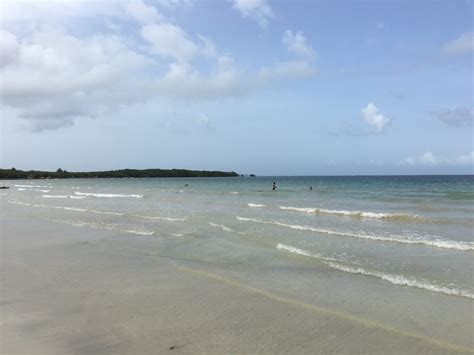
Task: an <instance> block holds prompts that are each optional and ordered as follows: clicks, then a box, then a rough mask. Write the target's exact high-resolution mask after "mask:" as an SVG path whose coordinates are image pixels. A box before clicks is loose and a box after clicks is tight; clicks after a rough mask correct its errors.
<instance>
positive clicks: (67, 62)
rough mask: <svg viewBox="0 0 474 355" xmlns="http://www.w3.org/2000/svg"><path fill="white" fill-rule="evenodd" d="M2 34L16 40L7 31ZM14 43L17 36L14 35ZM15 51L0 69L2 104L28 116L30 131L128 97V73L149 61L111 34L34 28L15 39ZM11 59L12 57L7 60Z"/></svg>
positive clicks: (86, 114) (92, 112)
mask: <svg viewBox="0 0 474 355" xmlns="http://www.w3.org/2000/svg"><path fill="white" fill-rule="evenodd" d="M7 37H9V38H13V37H14V38H16V36H14V35H13V34H12V33H10V34H9V35H8V36H7ZM17 41H18V39H17ZM17 52H18V53H17V55H16V56H15V57H13V56H10V57H9V58H10V61H9V62H8V65H5V66H3V67H2V68H1V71H0V74H1V77H2V80H1V81H0V94H1V98H2V104H3V105H6V106H10V107H12V108H15V109H17V110H18V111H19V117H21V118H25V119H31V122H32V126H33V129H34V130H37V131H40V130H42V125H43V126H44V129H48V128H59V127H61V124H60V123H61V118H64V120H63V122H64V126H70V125H71V120H72V118H77V117H93V116H94V115H95V114H96V113H97V112H99V111H107V110H110V109H112V108H113V107H115V106H117V101H119V100H121V99H122V98H123V97H130V95H129V91H130V88H131V87H133V82H132V81H131V80H129V79H127V78H129V77H130V76H129V75H130V73H133V72H134V71H135V70H139V69H141V68H143V67H144V66H145V65H146V64H147V62H148V59H147V58H145V57H143V56H142V55H140V54H137V53H136V52H133V51H131V50H130V49H128V48H127V46H126V45H125V44H124V43H123V42H122V41H121V40H120V39H119V38H115V37H100V36H99V37H93V38H88V39H79V38H77V37H74V36H70V35H66V34H62V33H57V32H38V33H34V34H32V35H30V36H27V37H25V38H23V39H22V40H21V41H18V48H17ZM12 58H14V59H12Z"/></svg>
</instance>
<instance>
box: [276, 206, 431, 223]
mask: <svg viewBox="0 0 474 355" xmlns="http://www.w3.org/2000/svg"><path fill="white" fill-rule="evenodd" d="M280 209H282V210H288V211H297V212H304V213H309V214H329V215H339V216H349V217H357V218H379V219H387V220H393V221H401V222H408V221H419V222H426V221H428V219H427V218H425V217H421V216H418V215H414V214H404V213H377V212H365V211H346V210H327V209H324V208H312V207H291V206H280Z"/></svg>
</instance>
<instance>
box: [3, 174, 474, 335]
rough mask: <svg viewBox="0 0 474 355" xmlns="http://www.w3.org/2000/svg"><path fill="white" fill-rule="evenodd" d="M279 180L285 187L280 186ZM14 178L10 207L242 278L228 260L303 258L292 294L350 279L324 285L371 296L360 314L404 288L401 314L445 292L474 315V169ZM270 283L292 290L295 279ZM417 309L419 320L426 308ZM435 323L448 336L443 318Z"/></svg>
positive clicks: (260, 262) (457, 309) (448, 308)
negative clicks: (141, 241) (161, 242)
mask: <svg viewBox="0 0 474 355" xmlns="http://www.w3.org/2000/svg"><path fill="white" fill-rule="evenodd" d="M273 181H276V183H277V187H278V188H277V190H276V191H271V186H272V182H273ZM5 184H6V185H9V186H10V189H9V190H4V191H3V192H2V194H1V195H0V199H1V201H2V202H1V206H2V213H3V214H14V215H15V214H16V215H18V214H21V215H23V216H26V217H28V216H30V217H34V218H40V219H46V220H50V221H52V222H57V223H64V224H69V225H73V226H76V227H86V228H97V229H105V230H112V231H118V232H119V231H121V232H126V233H129V234H130V236H131V238H132V237H133V236H137V235H138V236H147V237H154V236H156V237H164V238H166V240H167V243H166V245H165V246H163V247H164V248H166V250H167V252H168V253H169V254H170V255H174V256H176V257H180V258H187V259H189V260H194V261H197V262H202V263H204V264H208V265H213V264H219V265H220V270H221V271H223V272H229V273H230V274H233V276H234V277H240V278H243V279H245V280H246V282H249V283H258V279H257V278H256V277H255V275H252V273H251V272H249V271H248V270H246V269H245V270H244V269H241V270H240V273H237V274H236V273H235V272H236V271H235V269H226V267H225V266H226V265H227V266H229V265H238V264H247V265H253V266H254V269H258V268H259V267H263V266H265V265H270V264H271V265H274V264H275V260H277V261H276V263H277V264H278V265H279V268H280V269H279V270H280V271H281V270H288V271H289V270H294V268H298V267H301V266H302V265H303V266H304V268H305V269H304V272H302V273H301V275H300V276H301V277H299V278H298V279H299V282H300V284H299V286H298V285H295V284H294V280H292V281H291V282H290V281H287V282H286V284H287V288H288V289H286V290H285V292H290V291H291V292H293V293H298V292H297V290H298V289H299V288H304V287H306V286H304V285H306V283H315V282H317V281H318V280H319V281H321V282H323V281H322V279H321V278H327V277H332V275H339V277H343V278H344V280H345V281H344V282H345V283H346V285H345V286H344V287H342V286H338V284H336V285H334V284H333V283H332V282H330V281H328V280H326V281H324V282H328V283H329V284H330V285H331V286H330V288H331V291H327V292H328V293H327V294H326V295H325V296H326V297H333V298H334V299H336V298H337V296H334V295H333V294H331V292H334V293H338V294H341V292H343V293H344V292H345V296H344V297H343V298H344V300H342V299H341V300H340V303H339V304H337V305H336V306H337V307H341V304H342V303H344V302H346V303H347V302H348V303H351V302H359V301H358V300H352V301H351V299H350V297H351V296H349V295H350V294H351V293H353V292H355V294H354V297H360V294H361V292H366V293H370V296H369V295H367V298H366V300H365V301H364V303H365V306H363V307H362V308H360V309H358V308H357V307H354V306H350V307H349V306H348V309H347V310H348V311H350V312H355V311H358V312H361V313H365V312H368V310H369V309H370V308H371V302H372V305H373V304H374V303H376V301H375V300H376V299H377V298H379V297H386V295H387V294H398V295H400V299H398V300H397V302H398V303H397V305H396V306H394V309H396V311H394V312H398V311H400V310H401V311H407V310H408V309H409V308H410V307H411V306H410V305H412V304H413V303H414V302H426V303H427V304H428V305H429V306H426V307H427V309H428V310H429V312H433V309H436V307H438V306H439V304H437V303H436V302H438V299H435V300H434V299H433V296H434V295H436V296H437V297H438V296H440V297H443V298H442V301H439V302H441V303H442V306H440V307H439V312H440V313H439V315H440V317H441V318H442V317H447V316H448V313H449V312H451V313H452V314H453V315H456V317H457V315H458V314H462V313H465V310H466V309H467V310H470V311H471V312H472V300H473V299H474V279H473V270H474V268H473V267H474V259H473V255H474V235H473V227H474V214H473V212H474V205H473V202H474V177H473V176H416V177H271V178H269V177H262V178H259V177H257V178H199V179H197V178H193V179H184V178H182V179H94V180H90V179H72V180H26V181H8V182H6V183H5ZM310 186H311V187H312V189H311V190H310V188H309V187H310ZM9 207H11V208H9ZM13 207H15V208H13ZM285 268H286V269H285ZM321 268H322V269H321ZM308 270H309V271H308ZM311 270H313V271H314V276H313V275H312V274H311ZM321 270H323V271H321ZM292 272H293V271H292ZM267 286H268V287H269V288H274V289H275V290H280V291H281V290H282V289H285V288H286V287H285V280H273V281H272V282H270V283H269V284H268V285H267ZM315 287H316V286H315ZM347 287H349V290H348V289H347ZM292 288H293V289H292ZM305 292H306V293H305V294H303V295H299V297H302V298H304V299H307V300H309V301H315V300H316V299H317V298H318V297H321V295H319V296H317V297H316V296H314V297H313V298H312V297H311V291H308V290H306V291H305ZM355 295H357V296H355ZM348 300H349V301H348ZM318 302H322V303H325V302H326V303H328V304H329V303H331V301H330V300H322V299H319V301H318ZM364 307H365V308H364ZM443 307H445V310H444V311H441V309H443ZM466 307H467V308H466ZM427 309H425V311H427ZM370 312H372V313H370ZM370 312H369V313H370V314H366V315H367V316H368V317H369V318H371V317H372V318H374V317H375V318H381V319H382V320H384V321H387V322H394V320H393V312H392V313H390V312H389V313H384V312H383V311H380V310H377V311H374V310H370ZM427 312H428V311H427ZM435 312H437V311H436V310H435ZM442 312H444V313H442ZM414 315H416V317H418V319H420V317H423V310H422V309H421V308H420V309H419V313H416V312H415V313H414ZM434 316H436V315H433V314H431V315H430V316H427V315H426V319H425V324H424V326H423V327H424V329H423V331H424V332H428V333H429V332H431V330H430V329H429V327H430V325H429V323H430V322H432V320H431V319H432V317H434ZM471 316H472V314H471ZM453 317H454V316H453ZM460 317H461V316H460ZM464 317H466V315H464ZM461 319H466V320H467V321H461V322H465V323H466V324H462V326H463V327H464V328H465V331H464V332H458V333H459V334H461V335H459V336H458V337H457V336H456V334H454V333H453V332H455V331H454V330H452V329H450V330H447V331H448V332H450V334H451V337H452V338H453V339H456V340H457V341H460V342H461V343H464V344H467V343H469V340H468V339H467V338H466V339H465V338H464V336H463V335H462V334H464V333H466V334H469V333H470V332H472V322H471V323H470V324H469V321H468V319H469V315H467V318H461ZM471 319H472V318H471ZM457 320H458V321H459V319H457ZM452 321H453V322H454V321H455V319H453V320H452ZM449 324H452V323H450V322H447V323H446V327H449ZM433 326H434V327H439V328H440V330H439V332H440V333H446V332H445V331H444V330H443V329H442V328H443V326H442V325H438V324H437V325H433ZM458 338H459V339H458Z"/></svg>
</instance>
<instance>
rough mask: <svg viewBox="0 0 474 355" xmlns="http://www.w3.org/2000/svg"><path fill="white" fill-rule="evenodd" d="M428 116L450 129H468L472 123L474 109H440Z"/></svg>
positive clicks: (473, 121)
mask: <svg viewBox="0 0 474 355" xmlns="http://www.w3.org/2000/svg"><path fill="white" fill-rule="evenodd" d="M430 114H431V115H432V116H433V117H435V118H437V119H438V120H440V121H441V122H443V123H445V124H446V125H448V126H451V127H470V126H472V125H473V123H474V109H468V108H454V109H440V110H435V111H431V112H430Z"/></svg>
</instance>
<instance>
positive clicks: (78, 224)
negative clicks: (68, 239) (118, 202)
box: [50, 219, 155, 236]
mask: <svg viewBox="0 0 474 355" xmlns="http://www.w3.org/2000/svg"><path fill="white" fill-rule="evenodd" d="M50 221H53V222H57V223H63V224H69V225H71V226H75V227H83V228H94V229H103V230H111V231H117V232H122V233H128V234H136V235H146V236H150V235H155V232H153V231H147V230H136V229H122V228H116V227H112V226H104V225H102V224H101V225H99V224H96V223H84V222H67V221H60V220H56V219H50Z"/></svg>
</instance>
